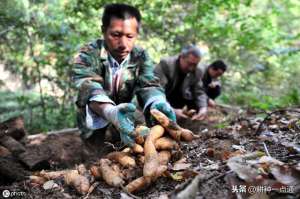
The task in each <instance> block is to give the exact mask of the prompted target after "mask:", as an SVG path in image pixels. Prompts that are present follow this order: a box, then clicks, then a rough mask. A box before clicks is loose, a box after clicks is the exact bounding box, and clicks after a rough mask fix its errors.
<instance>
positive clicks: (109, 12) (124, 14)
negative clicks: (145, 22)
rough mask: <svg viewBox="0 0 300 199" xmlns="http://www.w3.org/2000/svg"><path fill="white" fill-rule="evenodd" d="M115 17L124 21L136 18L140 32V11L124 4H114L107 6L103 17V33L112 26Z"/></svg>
mask: <svg viewBox="0 0 300 199" xmlns="http://www.w3.org/2000/svg"><path fill="white" fill-rule="evenodd" d="M113 17H116V18H119V19H124V20H125V19H129V18H132V17H134V18H135V19H136V20H137V22H138V24H139V26H138V31H139V27H140V24H141V18H142V16H141V13H140V11H139V10H138V9H137V8H135V7H133V6H130V5H127V4H123V3H112V4H108V5H106V6H105V8H104V13H103V16H102V30H103V31H105V30H106V29H107V28H108V26H109V25H110V20H111V18H113Z"/></svg>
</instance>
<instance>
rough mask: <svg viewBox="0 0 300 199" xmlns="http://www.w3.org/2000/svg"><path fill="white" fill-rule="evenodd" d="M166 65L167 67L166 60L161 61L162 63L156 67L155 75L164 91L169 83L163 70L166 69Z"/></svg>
mask: <svg viewBox="0 0 300 199" xmlns="http://www.w3.org/2000/svg"><path fill="white" fill-rule="evenodd" d="M166 65H167V64H166V62H165V61H164V60H161V61H160V62H159V63H158V64H157V65H156V67H155V69H154V75H155V76H156V77H158V78H159V82H160V85H161V86H162V87H163V88H164V89H166V85H167V83H168V79H167V77H166V74H165V72H164V70H163V68H164V67H165V66H166Z"/></svg>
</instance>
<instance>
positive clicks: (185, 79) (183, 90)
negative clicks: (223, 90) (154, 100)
mask: <svg viewBox="0 0 300 199" xmlns="http://www.w3.org/2000/svg"><path fill="white" fill-rule="evenodd" d="M200 60H201V51H200V49H199V48H198V47H197V46H194V45H189V46H187V47H185V48H183V49H182V51H181V53H180V54H179V55H176V56H172V57H167V58H164V59H162V60H161V61H160V63H159V64H158V65H157V66H156V67H155V69H154V74H155V75H156V76H157V77H159V79H160V83H161V85H162V87H163V88H164V89H165V92H166V96H167V100H168V102H169V103H170V104H171V106H172V107H173V109H174V111H175V113H176V116H177V117H181V118H187V116H186V115H185V114H184V113H183V111H182V108H183V106H185V105H187V106H188V108H190V109H196V110H197V114H195V115H194V116H193V118H192V119H193V120H195V119H196V120H202V119H204V117H205V116H206V113H207V102H208V97H207V95H206V93H205V90H204V87H203V83H202V77H203V72H202V70H201V68H199V67H197V65H198V63H199V62H200Z"/></svg>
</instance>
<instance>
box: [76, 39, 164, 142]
mask: <svg viewBox="0 0 300 199" xmlns="http://www.w3.org/2000/svg"><path fill="white" fill-rule="evenodd" d="M72 72H73V73H72V79H73V82H74V83H75V87H76V88H77V89H78V97H77V101H76V105H77V107H78V114H77V122H78V126H79V128H80V129H81V131H82V132H83V134H85V135H84V137H89V136H90V135H91V134H92V131H93V129H91V128H89V127H88V126H87V123H86V117H87V112H86V109H87V108H86V107H88V106H87V105H88V103H89V101H90V99H91V98H95V96H96V97H97V99H98V100H96V101H101V102H108V103H112V104H119V103H125V102H131V100H132V99H133V97H134V96H136V97H137V100H138V103H139V105H140V106H141V107H142V108H143V109H144V110H145V109H146V107H147V106H148V105H150V104H151V103H152V102H154V101H156V100H161V99H165V94H164V92H163V89H162V88H161V87H160V85H159V80H158V79H157V78H156V77H155V76H154V74H153V63H152V61H151V60H150V58H149V56H148V54H147V53H146V52H145V51H144V50H143V49H141V48H138V47H134V48H133V50H132V51H131V53H130V56H129V60H128V62H127V63H126V64H125V65H124V66H122V68H121V69H120V71H118V72H119V74H120V75H119V78H118V81H117V83H115V82H113V81H114V78H113V75H112V68H111V67H110V65H109V60H108V52H107V51H106V48H105V43H104V41H103V40H101V39H98V40H96V41H94V42H92V43H89V44H87V45H85V46H84V47H82V48H81V49H80V51H79V54H78V55H77V56H76V57H75V59H74V66H73V70H72ZM99 99H100V100H99Z"/></svg>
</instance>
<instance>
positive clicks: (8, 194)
mask: <svg viewBox="0 0 300 199" xmlns="http://www.w3.org/2000/svg"><path fill="white" fill-rule="evenodd" d="M2 196H3V197H4V198H8V197H9V196H10V191H9V190H3V192H2Z"/></svg>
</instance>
